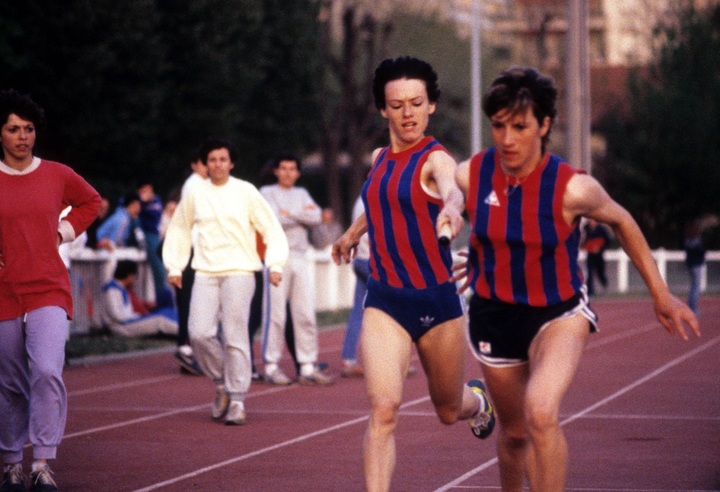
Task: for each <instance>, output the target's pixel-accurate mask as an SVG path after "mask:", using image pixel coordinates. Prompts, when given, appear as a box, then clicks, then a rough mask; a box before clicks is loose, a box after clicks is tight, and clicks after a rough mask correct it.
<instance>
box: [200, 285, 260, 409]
mask: <svg viewBox="0 0 720 492" xmlns="http://www.w3.org/2000/svg"><path fill="white" fill-rule="evenodd" d="M254 292H255V274H254V273H247V274H235V275H219V276H208V275H202V274H200V273H196V275H195V282H194V283H193V287H192V296H191V297H190V317H189V319H188V330H189V332H190V344H191V345H192V348H193V353H194V354H195V358H196V360H197V362H198V364H199V365H200V368H201V369H202V370H203V372H204V373H205V374H207V375H208V376H209V377H210V378H211V379H212V380H213V381H215V383H216V384H224V385H225V388H226V390H227V392H228V393H229V394H230V398H231V399H233V400H238V401H242V400H244V399H245V394H246V393H247V391H248V389H249V388H250V381H251V377H252V369H251V364H250V336H249V335H248V317H249V316H250V301H251V299H252V296H253V293H254ZM218 321H219V322H220V325H221V326H222V336H221V337H219V336H218V335H219V334H218Z"/></svg>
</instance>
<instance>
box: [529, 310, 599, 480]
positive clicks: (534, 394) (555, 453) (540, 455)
mask: <svg viewBox="0 0 720 492" xmlns="http://www.w3.org/2000/svg"><path fill="white" fill-rule="evenodd" d="M588 335H589V330H588V322H587V320H586V319H585V318H583V317H582V316H581V315H576V316H574V317H572V318H567V319H562V320H558V321H555V322H554V323H552V324H551V325H550V326H548V327H547V328H545V329H544V330H543V331H542V332H540V333H539V334H538V335H537V337H536V338H535V340H534V341H533V343H532V344H531V346H530V379H529V381H528V386H527V393H526V397H525V418H526V421H527V428H528V432H529V435H530V442H531V446H532V452H531V454H530V455H529V456H528V460H527V464H528V477H529V479H530V486H531V489H532V490H533V491H535V492H539V491H562V490H564V488H565V481H566V479H567V464H568V448H567V441H566V440H565V435H564V434H563V431H562V428H561V427H560V417H559V415H560V404H561V402H562V399H563V398H564V396H565V394H566V393H567V390H568V388H569V387H570V383H571V382H572V379H573V377H574V376H575V373H576V371H577V368H578V365H579V364H580V358H581V356H582V354H583V351H584V350H585V345H586V344H587V339H588Z"/></svg>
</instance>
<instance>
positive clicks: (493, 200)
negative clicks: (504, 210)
mask: <svg viewBox="0 0 720 492" xmlns="http://www.w3.org/2000/svg"><path fill="white" fill-rule="evenodd" d="M485 204H486V205H490V206H491V207H499V206H500V200H498V197H497V194H496V193H495V190H492V191H491V192H490V194H489V195H488V196H487V197H485Z"/></svg>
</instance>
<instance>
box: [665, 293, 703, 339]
mask: <svg viewBox="0 0 720 492" xmlns="http://www.w3.org/2000/svg"><path fill="white" fill-rule="evenodd" d="M654 306H655V314H656V316H657V318H658V320H659V321H660V323H662V325H663V326H664V327H665V329H666V330H667V331H668V332H669V333H670V334H671V335H674V334H675V333H677V334H678V335H679V336H680V338H682V339H683V340H687V339H688V335H687V333H686V332H685V326H686V325H687V326H688V327H690V329H691V330H692V332H693V333H695V335H697V336H700V327H699V325H698V320H697V317H696V316H695V313H693V312H692V310H691V309H690V308H689V307H688V305H687V304H685V303H684V302H682V301H681V300H680V299H678V298H677V297H675V296H674V295H672V294H671V293H670V292H667V294H665V295H663V296H660V297H657V298H655V299H654Z"/></svg>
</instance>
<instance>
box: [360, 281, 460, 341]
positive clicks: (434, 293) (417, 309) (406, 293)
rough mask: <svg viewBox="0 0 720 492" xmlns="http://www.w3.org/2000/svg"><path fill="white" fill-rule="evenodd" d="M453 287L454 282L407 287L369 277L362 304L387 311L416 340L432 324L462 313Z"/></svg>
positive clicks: (437, 323) (458, 298) (456, 316)
mask: <svg viewBox="0 0 720 492" xmlns="http://www.w3.org/2000/svg"><path fill="white" fill-rule="evenodd" d="M456 290H457V288H456V287H455V284H454V283H453V282H447V283H444V284H442V285H438V286H437V287H428V288H427V289H407V288H402V287H391V286H390V285H387V284H385V283H383V282H379V281H377V280H375V279H373V278H370V279H368V288H367V296H366V297H365V307H366V308H375V309H379V310H381V311H382V312H384V313H386V314H387V315H388V316H390V317H391V318H392V319H394V320H395V321H397V322H398V324H399V325H400V326H402V327H403V328H404V329H405V331H407V332H408V334H409V335H410V338H412V340H413V342H417V341H418V340H419V339H420V337H422V336H423V335H424V334H425V333H427V332H428V331H430V330H431V329H432V328H434V327H435V326H437V325H439V324H441V323H444V322H446V321H449V320H451V319H455V318H459V317H460V316H462V315H463V303H462V299H461V297H460V295H458V293H457V291H456Z"/></svg>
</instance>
